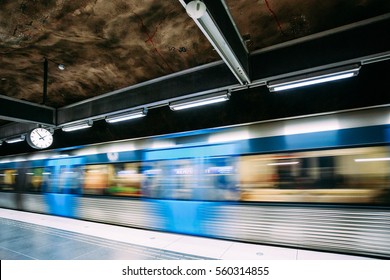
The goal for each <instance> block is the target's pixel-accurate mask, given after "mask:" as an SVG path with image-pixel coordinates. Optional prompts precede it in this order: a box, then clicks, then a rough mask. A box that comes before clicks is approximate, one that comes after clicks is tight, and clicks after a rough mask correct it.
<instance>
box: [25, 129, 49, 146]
mask: <svg viewBox="0 0 390 280" xmlns="http://www.w3.org/2000/svg"><path fill="white" fill-rule="evenodd" d="M27 143H28V144H29V145H30V146H31V147H33V148H34V149H45V148H48V147H50V146H51V144H52V143H53V135H52V134H51V132H50V131H49V130H47V129H46V128H42V127H38V128H34V129H33V130H31V131H30V132H29V133H28V134H27Z"/></svg>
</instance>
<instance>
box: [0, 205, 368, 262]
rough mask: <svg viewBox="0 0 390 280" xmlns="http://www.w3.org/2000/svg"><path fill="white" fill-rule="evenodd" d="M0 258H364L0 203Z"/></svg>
mask: <svg viewBox="0 0 390 280" xmlns="http://www.w3.org/2000/svg"><path fill="white" fill-rule="evenodd" d="M0 259H2V260H175V259H177V260H212V259H219V260H355V259H358V260H365V259H368V258H363V257H357V256H350V255H343V254H332V253H324V252H315V251H310V250H302V249H293V248H281V247H274V246H265V245H258V244H248V243H242V242H233V241H226V240H217V239H211V238H203V237H193V236H187V235H180V234H171V233H165V232H157V231H149V230H140V229H134V228H127V227H121V226H112V225H107V224H100V223H95V222H88V221H81V220H75V219H71V218H64V217H58V216H50V215H42V214H36V213H28V212H21V211H15V210H10V209H3V208H0Z"/></svg>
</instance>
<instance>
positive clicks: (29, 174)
mask: <svg viewBox="0 0 390 280" xmlns="http://www.w3.org/2000/svg"><path fill="white" fill-rule="evenodd" d="M43 173H44V168H42V167H40V168H31V169H28V170H27V171H26V186H25V188H26V191H29V192H41V191H42V190H43V183H44V182H43V178H44V175H43Z"/></svg>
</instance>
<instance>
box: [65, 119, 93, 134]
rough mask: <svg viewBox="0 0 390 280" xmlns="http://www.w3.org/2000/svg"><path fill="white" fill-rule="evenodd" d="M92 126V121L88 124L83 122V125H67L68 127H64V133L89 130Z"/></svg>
mask: <svg viewBox="0 0 390 280" xmlns="http://www.w3.org/2000/svg"><path fill="white" fill-rule="evenodd" d="M92 124H93V122H92V121H87V122H82V123H77V124H72V125H67V126H64V127H62V131H65V132H69V131H74V130H79V129H84V128H89V127H91V126H92Z"/></svg>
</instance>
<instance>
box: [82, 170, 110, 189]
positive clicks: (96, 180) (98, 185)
mask: <svg viewBox="0 0 390 280" xmlns="http://www.w3.org/2000/svg"><path fill="white" fill-rule="evenodd" d="M107 186H108V167H107V165H88V166H85V170H84V185H83V194H103V193H104V191H105V189H106V188H107Z"/></svg>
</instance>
